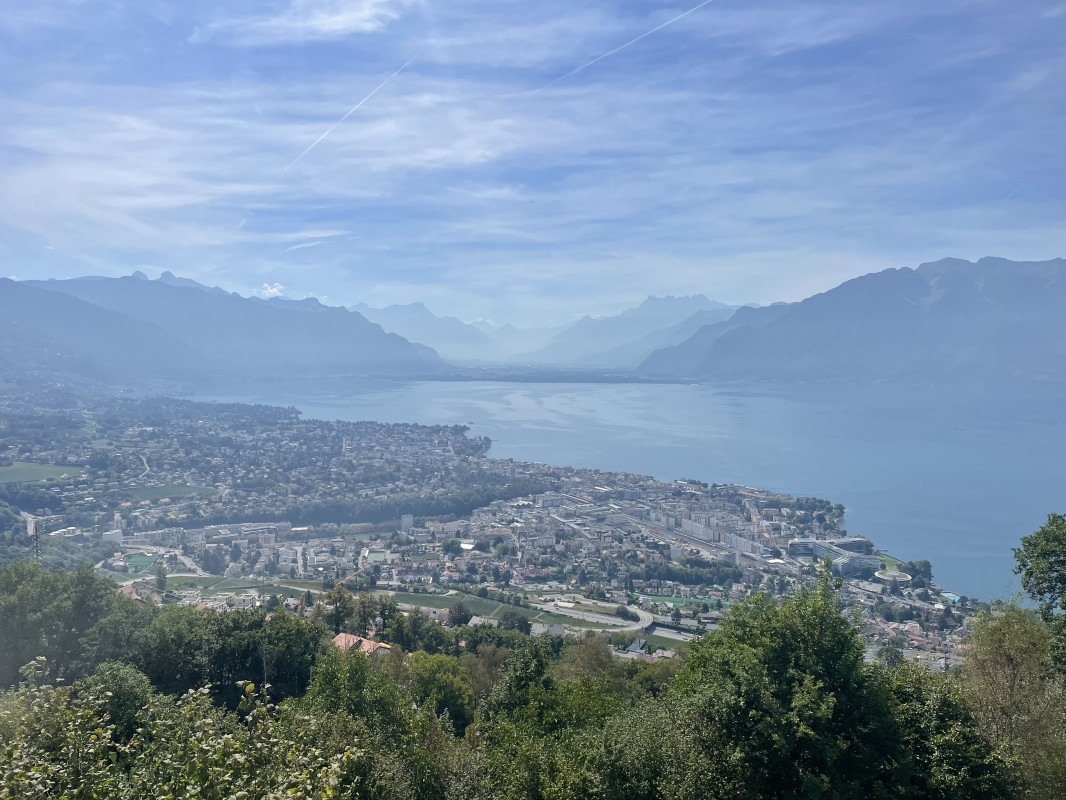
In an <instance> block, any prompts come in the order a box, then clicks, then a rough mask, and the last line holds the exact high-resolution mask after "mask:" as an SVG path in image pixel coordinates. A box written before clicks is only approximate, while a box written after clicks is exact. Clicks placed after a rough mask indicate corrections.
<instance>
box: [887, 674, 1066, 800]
mask: <svg viewBox="0 0 1066 800" xmlns="http://www.w3.org/2000/svg"><path fill="white" fill-rule="evenodd" d="M889 677H890V680H891V690H892V695H893V699H894V701H895V710H894V717H895V723H896V731H897V732H898V736H899V740H900V745H901V747H900V749H899V751H898V753H897V758H898V768H897V769H896V770H895V775H894V781H895V783H896V787H895V796H898V797H914V798H922V800H955V798H961V797H965V798H967V799H968V800H971V799H972V800H1007V799H1008V798H1013V797H1016V796H1017V784H1016V781H1015V780H1014V777H1013V775H1012V772H1011V769H1010V767H1009V765H1008V764H1007V763H1006V762H1005V761H1004V760H1003V759H1002V758H1001V757H1000V756H999V754H998V753H996V752H995V748H994V747H993V746H992V745H991V743H990V742H989V741H988V739H987V738H986V737H985V736H984V735H982V731H981V730H980V727H979V726H978V725H977V722H976V720H975V719H974V715H973V713H972V712H971V711H970V709H969V708H968V707H967V705H966V702H965V700H964V698H963V694H962V692H960V690H959V685H958V683H957V682H956V681H955V680H954V679H953V678H952V676H950V675H942V674H937V673H934V672H932V671H930V670H929V669H927V668H925V667H923V666H920V665H918V664H913V663H907V662H901V663H900V664H899V665H898V666H897V667H896V668H894V669H892V670H890V673H889ZM1051 796H1052V795H1048V797H1051Z"/></svg>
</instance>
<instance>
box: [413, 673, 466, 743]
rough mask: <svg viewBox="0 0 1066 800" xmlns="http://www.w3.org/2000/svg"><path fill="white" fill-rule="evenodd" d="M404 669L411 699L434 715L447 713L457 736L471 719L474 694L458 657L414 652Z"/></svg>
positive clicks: (464, 729) (463, 730)
mask: <svg viewBox="0 0 1066 800" xmlns="http://www.w3.org/2000/svg"><path fill="white" fill-rule="evenodd" d="M408 668H409V670H410V673H411V697H412V699H413V700H414V701H415V702H416V703H418V704H419V705H421V706H423V707H424V708H428V709H430V710H431V711H432V712H433V714H434V716H437V717H440V716H443V715H444V714H447V715H448V718H449V719H450V720H451V723H452V725H453V726H454V728H455V732H456V733H457V734H458V735H460V736H461V735H462V734H463V733H464V732H465V731H466V726H467V725H469V724H470V722H471V720H472V719H473V714H474V693H473V691H472V689H471V687H470V677H469V676H468V675H467V673H466V670H464V669H463V667H462V665H461V664H460V663H459V659H457V658H454V657H453V656H446V655H429V654H428V653H423V652H418V653H413V654H412V655H411V658H410V660H409V662H408Z"/></svg>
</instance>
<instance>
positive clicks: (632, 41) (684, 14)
mask: <svg viewBox="0 0 1066 800" xmlns="http://www.w3.org/2000/svg"><path fill="white" fill-rule="evenodd" d="M713 2H714V0H703V2H702V3H700V4H699V5H698V6H693V7H692V8H690V9H689V10H688V11H685V12H682V13H681V14H678V15H677V16H676V17H674V18H673V19H668V20H667V21H666V22H664V23H663V24H662V25H658V26H656V27H654V28H652V29H651V30H650V31H646V32H645V33H642V34H641V35H640V36H638V37H637V38H635V39H630V40H629V41H628V42H626V43H625V44H623V45H619V46H618V47H616V48H614V50H608V51H607V52H606V53H602V54H601V55H598V56H596V57H595V58H594V59H592V60H591V61H586V62H585V63H584V64H582V65H581V66H580V67H577V68H575V69H572V70H570V71H569V72H568V73H566V74H565V75H560V76H559V77H558V78H556V79H555V80H553V81H549V82H548V83H546V84H544V85H543V86H541V87H540V88H541V89H547V88H548V87H549V86H552V85H553V84H556V83H558V82H559V81H565V80H566V79H567V78H570V77H572V76H574V75H577V73H579V72H581V71H582V70H586V69H588V68H589V67H591V66H592V65H593V64H595V63H597V62H598V61H603V59H605V58H607V57H608V56H613V55H614V54H615V53H617V52H618V51H619V50H625V49H626V48H627V47H629V45H631V44H636V43H637V42H639V41H640V40H641V39H643V38H644V37H645V36H651V35H652V34H653V33H655V32H656V31H661V30H662V29H663V28H665V27H666V26H667V25H672V24H674V23H675V22H677V21H678V20H679V19H681V18H682V17H687V16H688V15H689V14H691V13H692V12H694V11H699V10H700V9H701V8H703V7H704V6H706V5H709V4H711V3H713ZM537 91H540V90H539V89H538V90H537Z"/></svg>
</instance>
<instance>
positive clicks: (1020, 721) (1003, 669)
mask: <svg viewBox="0 0 1066 800" xmlns="http://www.w3.org/2000/svg"><path fill="white" fill-rule="evenodd" d="M1052 644H1053V639H1052V635H1051V632H1050V631H1049V630H1048V627H1047V625H1046V624H1045V623H1044V622H1042V620H1041V619H1040V617H1039V616H1038V615H1037V614H1035V613H1034V612H1033V611H1031V610H1029V609H1024V608H1022V607H1021V606H1019V605H1017V604H1015V603H1010V604H1007V605H1006V606H1004V607H1002V608H1000V609H998V611H997V613H996V614H995V615H992V614H982V615H981V618H980V620H979V621H978V623H977V624H976V625H975V626H974V628H973V630H972V631H971V634H970V640H969V642H968V644H967V646H966V662H965V664H964V665H963V668H962V671H961V674H962V678H963V687H964V691H965V695H966V698H967V700H968V701H969V704H970V707H971V708H972V709H973V712H974V715H975V716H976V718H977V720H978V722H979V723H980V727H981V730H982V731H983V732H984V733H985V735H987V736H988V738H989V739H990V740H991V742H992V744H993V745H994V746H995V749H996V752H997V753H998V754H1000V755H1002V756H1003V757H1004V758H1005V759H1007V760H1008V761H1009V762H1010V763H1012V764H1014V765H1016V766H1017V768H1018V771H1019V775H1020V777H1021V779H1022V780H1023V782H1024V783H1025V785H1026V789H1027V791H1028V796H1030V797H1034V798H1043V797H1053V796H1054V793H1055V789H1056V787H1057V788H1058V789H1061V788H1062V787H1063V786H1066V726H1064V724H1063V721H1064V720H1066V683H1064V681H1063V679H1062V677H1061V675H1060V674H1058V673H1057V672H1056V670H1055V665H1054V661H1053V658H1052Z"/></svg>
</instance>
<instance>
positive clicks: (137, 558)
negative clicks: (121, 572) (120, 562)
mask: <svg viewBox="0 0 1066 800" xmlns="http://www.w3.org/2000/svg"><path fill="white" fill-rule="evenodd" d="M158 560H159V556H144V555H128V556H126V563H128V564H129V565H130V569H132V570H137V571H139V572H144V571H145V570H146V569H148V568H149V567H150V566H152V564H154V563H155V562H156V561H158Z"/></svg>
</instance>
